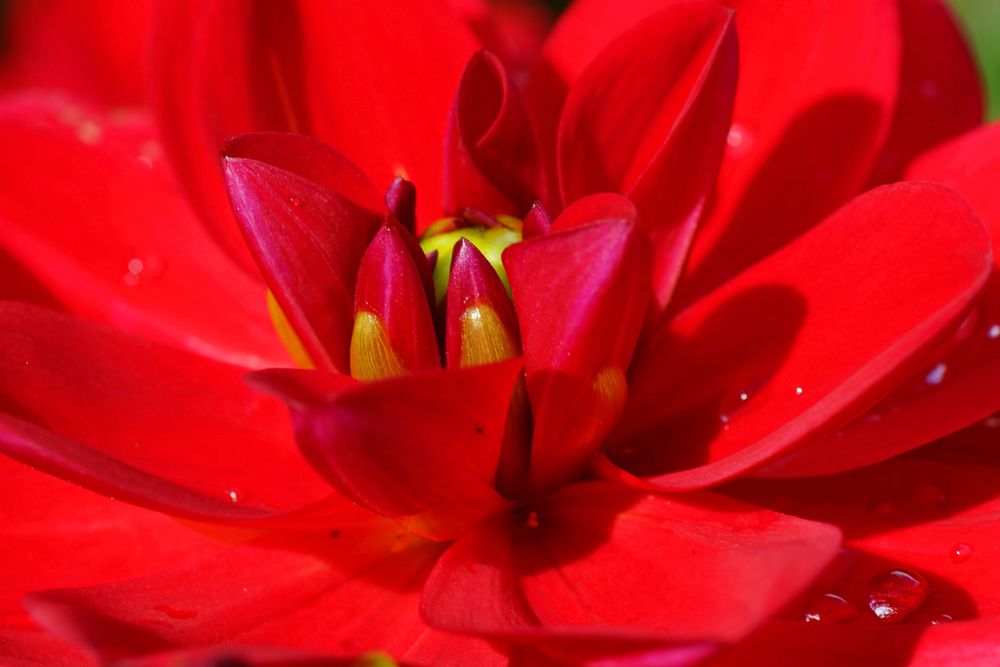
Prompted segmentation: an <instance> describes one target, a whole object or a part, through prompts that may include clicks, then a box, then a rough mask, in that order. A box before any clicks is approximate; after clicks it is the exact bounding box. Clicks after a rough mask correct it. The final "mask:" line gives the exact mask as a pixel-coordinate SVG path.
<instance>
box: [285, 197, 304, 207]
mask: <svg viewBox="0 0 1000 667" xmlns="http://www.w3.org/2000/svg"><path fill="white" fill-rule="evenodd" d="M288 203H289V204H291V205H292V206H294V207H295V208H298V207H299V206H302V200H301V199H299V198H298V197H289V198H288Z"/></svg>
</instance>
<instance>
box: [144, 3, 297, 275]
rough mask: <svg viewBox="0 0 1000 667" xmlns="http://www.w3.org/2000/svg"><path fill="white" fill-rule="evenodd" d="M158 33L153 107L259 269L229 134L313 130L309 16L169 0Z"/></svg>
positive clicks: (180, 159)
mask: <svg viewBox="0 0 1000 667" xmlns="http://www.w3.org/2000/svg"><path fill="white" fill-rule="evenodd" d="M152 13H153V16H152V19H151V21H150V25H151V26H152V31H151V35H150V39H149V44H150V63H151V68H150V70H151V85H149V86H148V88H149V91H150V105H151V107H152V109H153V111H154V113H155V115H156V118H157V121H158V124H159V129H160V136H161V137H162V139H163V141H164V144H165V148H166V151H167V155H168V156H169V157H170V160H171V162H172V163H173V165H174V167H175V169H176V172H177V175H178V178H179V179H180V181H181V183H183V185H184V188H185V189H186V190H187V192H188V195H189V196H190V198H191V200H192V202H193V203H194V206H195V208H196V209H197V211H198V213H199V214H200V216H201V218H202V220H203V221H204V222H205V224H206V225H207V226H208V228H209V229H210V230H211V232H212V234H213V235H214V236H215V238H216V239H217V240H218V241H219V243H220V244H221V245H222V247H223V248H225V249H226V251H227V252H229V254H230V255H231V256H232V257H234V258H236V259H237V260H238V261H239V262H241V264H242V266H243V267H244V268H246V269H247V270H248V271H249V272H251V273H255V268H254V264H253V262H252V260H251V259H250V256H249V254H248V253H247V252H246V247H245V246H244V244H243V239H242V238H241V237H240V234H239V232H238V228H237V226H236V225H235V224H234V221H233V216H232V211H231V209H230V206H229V200H228V199H227V197H226V192H225V188H224V187H223V181H222V173H221V171H220V169H219V160H218V152H219V151H220V150H221V149H222V147H223V140H224V139H225V138H227V137H230V136H233V135H235V134H240V133H242V132H250V131H254V130H283V131H292V132H308V131H309V129H310V125H309V121H308V117H307V116H308V110H307V103H306V99H305V91H306V81H305V74H304V72H303V67H304V62H305V58H304V54H303V52H302V39H303V35H302V26H301V21H302V19H301V18H300V16H299V11H298V9H297V7H296V5H295V4H294V3H291V2H282V3H271V2H261V1H256V0H255V1H252V2H240V1H237V0H213V1H212V2H200V1H199V0H179V1H177V2H174V1H172V0H169V1H167V0H163V1H161V2H158V3H156V4H155V5H154V11H153V12H152Z"/></svg>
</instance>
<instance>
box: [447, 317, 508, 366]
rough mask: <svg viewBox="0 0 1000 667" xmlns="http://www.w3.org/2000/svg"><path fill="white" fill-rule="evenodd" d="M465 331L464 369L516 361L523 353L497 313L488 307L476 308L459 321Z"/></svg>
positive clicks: (463, 334) (463, 332)
mask: <svg viewBox="0 0 1000 667" xmlns="http://www.w3.org/2000/svg"><path fill="white" fill-rule="evenodd" d="M459 323H460V325H461V331H462V359H461V361H460V364H461V365H462V366H463V367H464V366H483V365H485V364H492V363H496V362H498V361H505V360H507V359H513V358H514V357H516V356H517V355H518V354H520V350H518V348H517V344H516V343H515V342H514V340H513V339H512V338H511V336H510V332H508V331H507V328H506V327H504V325H503V322H501V321H500V317H499V316H498V315H497V313H496V311H495V310H493V309H492V308H490V307H489V306H486V305H475V306H472V307H471V308H468V309H466V310H465V312H463V313H462V315H461V317H460V318H459Z"/></svg>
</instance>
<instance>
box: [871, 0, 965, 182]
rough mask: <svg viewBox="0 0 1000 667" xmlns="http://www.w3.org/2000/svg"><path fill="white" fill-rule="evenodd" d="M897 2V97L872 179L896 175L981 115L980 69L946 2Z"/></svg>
mask: <svg viewBox="0 0 1000 667" xmlns="http://www.w3.org/2000/svg"><path fill="white" fill-rule="evenodd" d="M897 5H898V7H899V18H900V29H901V31H902V32H901V36H902V40H903V43H902V47H903V52H902V71H901V72H900V81H899V99H898V100H897V101H896V112H895V114H894V115H893V118H892V128H891V129H890V131H889V137H888V139H887V140H886V143H885V146H884V148H883V150H882V154H881V155H880V156H879V159H878V162H877V163H876V165H875V170H874V172H873V173H872V174H871V176H870V177H869V183H870V184H871V185H877V184H880V183H888V182H891V181H896V180H899V179H900V178H901V177H902V175H903V170H904V169H905V167H906V165H907V163H908V162H909V161H910V160H912V159H913V158H914V157H916V156H917V155H918V154H919V153H921V152H923V151H925V150H927V149H928V148H931V147H932V146H934V145H935V144H939V143H941V142H942V141H944V140H946V139H950V138H951V137H954V136H956V135H958V134H961V133H962V132H965V131H966V130H969V129H972V128H973V127H975V126H977V125H979V124H980V123H981V122H982V121H983V94H982V90H981V89H980V84H979V72H978V70H977V69H976V63H975V62H974V61H973V59H972V54H971V53H970V52H969V48H968V47H967V46H966V43H965V38H964V37H963V36H962V33H961V32H960V31H959V28H958V26H957V25H956V23H955V19H954V18H953V17H952V15H951V12H950V11H949V9H948V5H947V4H946V3H944V2H942V1H941V0H917V1H916V2H913V1H911V0H903V1H900V2H897Z"/></svg>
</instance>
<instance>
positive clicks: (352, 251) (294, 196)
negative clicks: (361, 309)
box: [223, 134, 382, 373]
mask: <svg viewBox="0 0 1000 667" xmlns="http://www.w3.org/2000/svg"><path fill="white" fill-rule="evenodd" d="M258 157H262V158H265V159H274V160H275V163H270V161H268V162H264V161H260V160H259V159H257V158H258ZM223 165H224V171H225V173H226V184H227V186H228V188H229V195H230V197H231V199H232V201H233V210H234V211H235V213H236V218H237V221H238V222H239V224H240V228H241V230H242V231H243V235H244V236H245V237H246V241H247V245H248V246H249V247H250V252H251V254H253V256H254V259H255V260H256V261H257V264H258V266H259V267H260V269H261V272H262V273H263V275H264V276H265V278H266V280H267V283H268V285H269V286H270V288H271V290H272V291H273V292H274V295H275V297H276V299H277V300H278V303H279V304H280V305H281V309H282V311H283V312H284V314H285V316H286V317H287V318H288V320H289V322H291V324H292V326H293V327H294V329H295V332H296V333H297V334H298V336H299V338H300V340H301V341H302V343H303V345H304V346H305V349H306V351H307V352H308V354H309V357H310V359H311V361H312V362H313V363H314V364H316V365H317V366H319V367H321V368H326V369H329V370H337V371H340V372H342V373H346V372H348V370H349V365H348V350H349V349H350V340H351V328H352V325H353V321H354V281H355V278H356V276H357V273H358V267H359V266H360V264H361V257H362V255H363V254H364V252H365V248H367V247H368V243H369V242H370V241H371V239H372V237H373V236H374V235H375V232H376V230H377V229H378V225H379V224H380V222H381V220H382V216H381V215H380V214H378V213H375V212H373V211H372V210H369V209H367V208H362V207H361V206H359V205H357V204H356V203H355V202H359V203H361V204H362V205H364V204H372V205H373V206H374V207H377V208H382V203H381V201H380V197H379V196H378V193H377V191H376V190H375V188H374V187H373V186H372V185H371V184H370V183H369V182H368V181H367V179H365V177H364V175H363V174H361V173H360V172H359V171H357V169H356V168H355V167H354V166H353V165H352V164H350V162H348V161H347V160H346V159H344V158H343V157H342V156H340V155H339V154H337V153H336V152H335V151H333V150H332V149H329V148H327V147H325V146H323V145H322V144H320V143H318V142H316V141H314V140H311V139H308V138H307V137H298V136H292V135H277V134H270V135H264V136H260V135H249V136H244V137H239V138H237V139H236V140H235V141H234V142H233V143H231V144H227V151H226V157H224V158H223ZM287 168H291V170H288V169H287ZM307 179H308V180H307ZM331 186H332V187H335V188H337V189H331ZM352 200H353V201H352ZM359 200H360V201H359Z"/></svg>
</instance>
